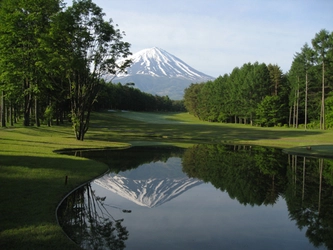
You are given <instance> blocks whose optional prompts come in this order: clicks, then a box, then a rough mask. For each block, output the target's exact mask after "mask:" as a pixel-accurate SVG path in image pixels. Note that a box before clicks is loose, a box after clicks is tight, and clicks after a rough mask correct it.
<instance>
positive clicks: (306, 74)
mask: <svg viewBox="0 0 333 250" xmlns="http://www.w3.org/2000/svg"><path fill="white" fill-rule="evenodd" d="M304 112H305V114H304V128H305V129H306V126H307V123H308V71H306V72H305V107H304Z"/></svg>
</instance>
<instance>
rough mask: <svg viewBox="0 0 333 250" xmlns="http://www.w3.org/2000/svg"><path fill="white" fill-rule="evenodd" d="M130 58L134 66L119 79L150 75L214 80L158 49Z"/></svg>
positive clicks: (150, 49)
mask: <svg viewBox="0 0 333 250" xmlns="http://www.w3.org/2000/svg"><path fill="white" fill-rule="evenodd" d="M129 58H130V59H131V60H132V65H131V66H130V67H129V68H128V69H127V74H121V75H118V76H117V77H119V78H121V77H127V76H133V75H150V76H153V77H169V78H183V79H188V80H192V81H197V80H200V81H202V80H211V79H213V78H212V77H211V76H208V75H205V74H204V73H201V72H199V71H198V70H196V69H194V68H192V67H190V66H189V65H187V64H186V63H185V62H183V61H182V60H180V59H179V58H177V57H176V56H174V55H172V54H170V53H168V52H167V51H165V50H163V49H160V48H157V47H153V48H149V49H143V50H141V51H139V52H137V53H135V54H133V55H131V56H130V57H129Z"/></svg>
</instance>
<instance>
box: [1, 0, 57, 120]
mask: <svg viewBox="0 0 333 250" xmlns="http://www.w3.org/2000/svg"><path fill="white" fill-rule="evenodd" d="M60 2H61V1H60V0H39V1H33V0H25V1H24V0H3V1H1V8H0V56H1V60H0V68H1V69H2V70H1V71H2V73H1V76H0V77H1V79H2V80H1V81H2V82H3V84H4V85H5V86H7V87H6V88H7V89H16V88H17V87H14V88H13V87H11V86H13V85H14V86H18V85H20V86H21V89H22V91H21V93H22V95H23V97H24V103H23V104H24V106H23V112H24V125H25V126H29V125H30V114H31V108H32V106H33V100H34V99H35V100H37V99H38V93H40V86H41V85H42V84H43V82H44V80H45V79H44V76H45V74H44V68H43V56H44V55H45V53H46V51H45V49H44V47H43V46H41V41H42V40H43V37H44V35H45V33H47V31H48V28H49V25H50V20H51V17H52V15H54V14H55V13H57V12H58V11H59V9H60ZM17 98H19V97H17ZM36 103H37V102H36ZM35 116H36V119H38V112H37V113H36V112H35Z"/></svg>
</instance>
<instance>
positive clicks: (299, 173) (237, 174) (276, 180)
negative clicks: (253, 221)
mask: <svg viewBox="0 0 333 250" xmlns="http://www.w3.org/2000/svg"><path fill="white" fill-rule="evenodd" d="M182 165H183V171H184V172H186V173H187V174H188V175H189V176H190V177H194V178H199V179H201V180H203V181H205V182H210V183H211V184H212V185H214V186H215V187H216V188H218V189H220V190H221V191H226V192H228V194H229V196H230V198H232V199H237V200H238V201H239V202H240V203H241V204H243V205H247V204H250V205H252V206H254V205H258V206H260V205H268V204H271V205H273V204H275V203H276V201H277V199H278V197H279V196H282V197H284V198H285V200H286V202H287V206H288V211H289V218H290V219H291V220H294V221H296V224H297V226H298V228H299V229H300V230H302V229H303V228H304V229H306V236H307V237H308V238H309V240H310V242H311V243H312V244H313V245H314V246H316V247H319V246H322V245H324V246H325V247H327V248H328V249H333V237H332V236H333V213H332V211H333V160H330V159H318V158H306V157H303V156H302V157H300V156H295V155H286V154H283V153H282V152H281V150H278V149H274V148H266V147H257V146H228V145H196V146H194V147H192V148H189V149H188V150H186V152H185V153H184V155H183V163H182ZM287 166H288V167H287Z"/></svg>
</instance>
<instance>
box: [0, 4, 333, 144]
mask: <svg viewBox="0 0 333 250" xmlns="http://www.w3.org/2000/svg"><path fill="white" fill-rule="evenodd" d="M125 35H126V34H125V32H123V31H121V30H120V29H119V28H118V25H117V24H114V23H113V20H112V19H110V20H106V19H105V13H103V11H102V9H101V8H100V7H98V6H97V5H96V4H94V3H93V2H92V1H91V0H78V1H73V4H72V6H65V5H64V3H63V1H62V0H40V1H34V0H27V1H21V0H3V1H0V111H1V112H0V118H1V119H0V120H1V126H2V127H6V126H14V125H15V123H22V124H23V126H37V127H39V126H40V125H41V124H46V125H48V126H51V125H52V124H56V125H59V124H62V123H65V122H70V123H72V125H73V130H74V133H75V137H76V139H78V140H83V139H84V135H85V134H86V132H87V131H88V129H89V122H90V115H91V112H93V111H100V110H108V109H118V110H123V109H124V110H133V111H150V112H152V111H186V110H187V111H188V112H189V113H191V114H193V115H194V116H196V117H198V118H199V119H201V120H205V121H211V122H229V123H231V122H232V123H244V124H251V125H256V126H289V127H295V128H298V127H305V128H320V129H327V128H331V127H333V105H332V102H333V96H332V95H331V94H330V93H331V88H332V79H333V60H332V59H333V52H332V51H333V34H332V33H330V32H329V31H327V30H325V29H323V30H321V31H320V32H319V33H317V34H315V36H314V38H313V39H312V41H311V46H310V45H308V44H307V43H306V44H305V45H304V46H303V47H302V48H301V50H300V52H297V53H295V56H294V60H293V62H292V66H291V69H290V71H289V72H287V73H283V72H282V71H281V69H280V67H279V66H278V65H272V64H269V65H266V64H265V63H258V62H255V63H246V64H244V65H243V66H242V67H240V68H239V67H236V68H234V70H233V71H232V72H231V73H230V74H225V75H223V76H220V77H218V78H217V79H215V80H214V81H208V82H204V83H192V84H191V85H190V86H189V87H188V88H187V89H186V90H185V94H184V98H183V100H181V101H174V100H170V98H169V97H168V96H157V95H152V94H148V93H144V92H142V91H140V90H139V89H137V88H135V83H127V84H124V85H121V84H120V83H113V82H112V79H113V78H114V76H116V75H117V74H118V73H121V72H124V71H126V68H127V67H128V66H129V65H130V64H131V61H130V60H125V61H123V63H122V64H119V63H118V62H119V60H118V59H121V58H127V57H128V56H129V55H131V51H130V46H131V45H130V43H128V42H125V41H123V39H124V37H125ZM107 79H111V80H107ZM185 108H186V109H185Z"/></svg>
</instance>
